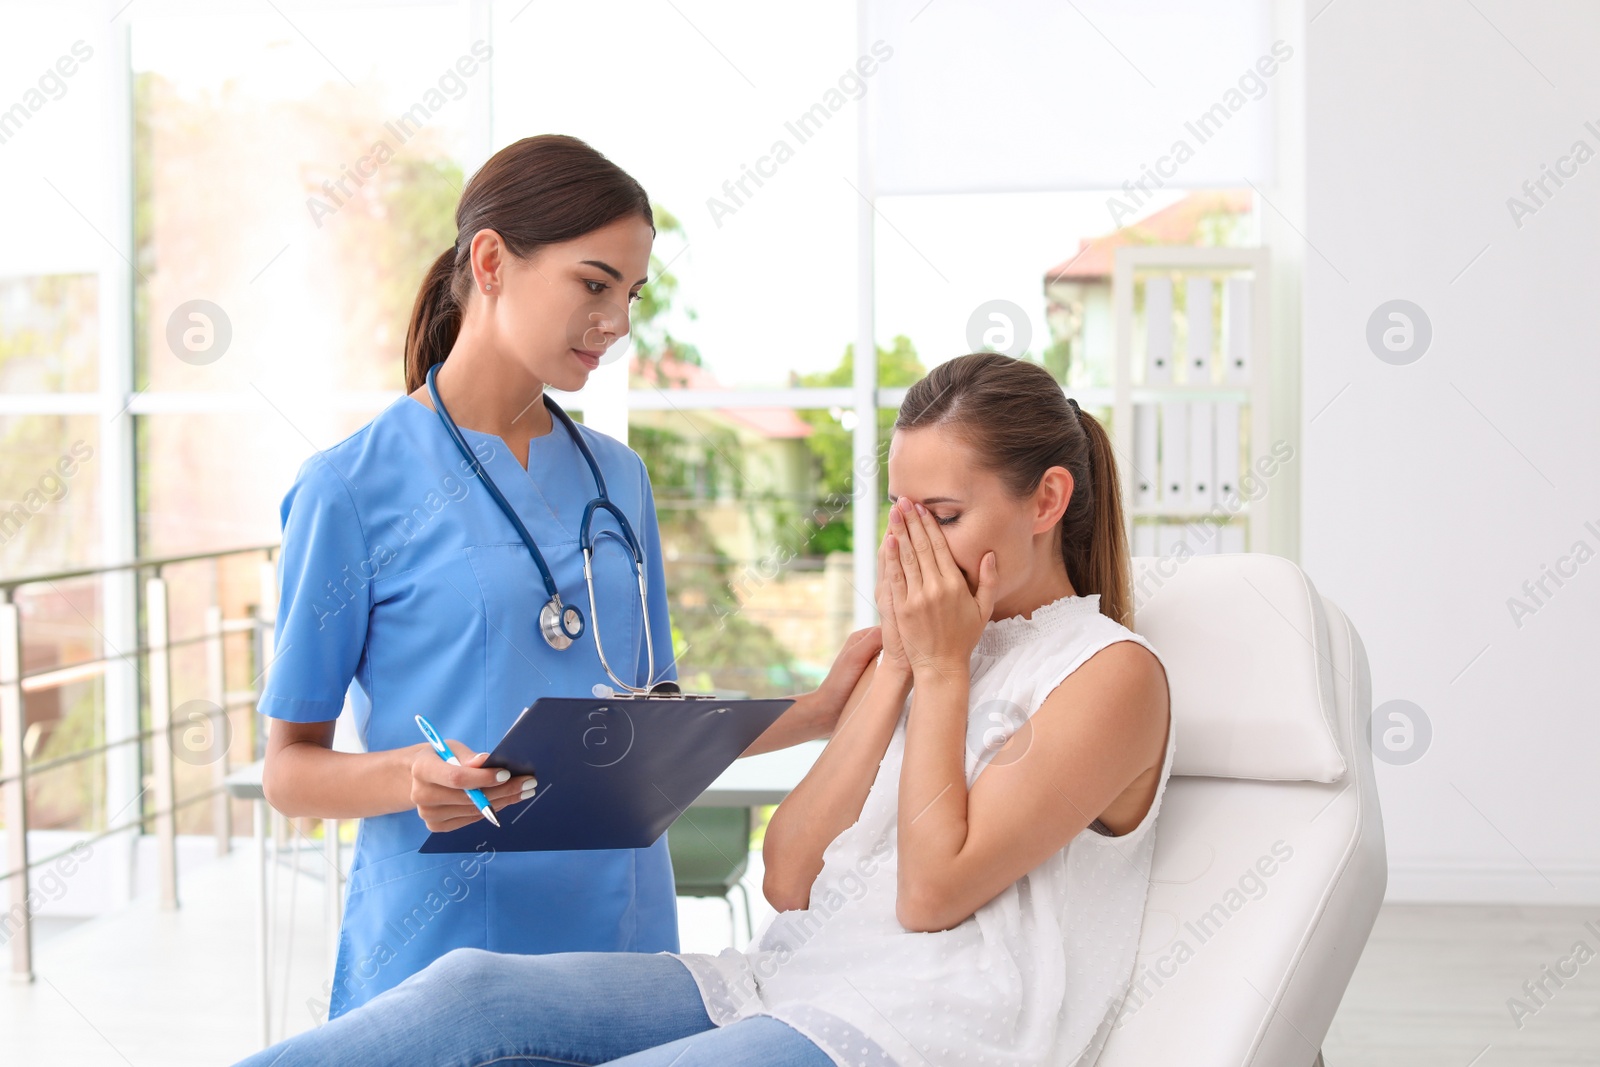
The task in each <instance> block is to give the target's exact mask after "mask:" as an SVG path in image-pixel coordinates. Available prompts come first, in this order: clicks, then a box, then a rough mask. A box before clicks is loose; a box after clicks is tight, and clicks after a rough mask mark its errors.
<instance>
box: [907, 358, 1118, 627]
mask: <svg viewBox="0 0 1600 1067" xmlns="http://www.w3.org/2000/svg"><path fill="white" fill-rule="evenodd" d="M894 426H895V429H897V430H912V429H917V428H918V427H923V426H940V427H948V428H949V429H950V431H951V432H952V433H954V434H956V435H957V436H959V437H960V438H961V439H962V440H963V441H965V442H966V443H967V444H968V445H969V446H970V447H971V448H972V449H973V452H974V453H975V454H976V455H977V456H978V457H979V461H980V462H982V463H983V464H984V465H985V466H986V467H987V468H988V469H990V470H992V471H994V472H995V473H996V474H998V475H999V476H1000V478H1001V480H1002V481H1003V482H1004V483H1005V484H1006V486H1007V487H1008V488H1009V489H1010V490H1011V491H1012V492H1013V493H1015V494H1016V495H1018V496H1026V495H1028V494H1030V493H1032V492H1033V491H1034V490H1035V489H1037V488H1039V482H1040V481H1041V480H1042V479H1043V478H1044V472H1045V471H1047V470H1049V469H1050V468H1051V467H1064V468H1066V470H1067V471H1068V472H1070V473H1071V475H1072V498H1071V499H1070V500H1069V501H1068V502H1067V509H1066V511H1065V512H1064V513H1063V514H1062V516H1061V521H1060V522H1059V523H1058V524H1057V525H1056V529H1057V531H1058V536H1059V538H1060V546H1061V557H1062V561H1063V562H1064V563H1065V564H1066V568H1067V578H1068V580H1069V581H1071V582H1072V588H1073V589H1074V590H1075V591H1076V592H1077V594H1078V595H1079V596H1089V595H1090V594H1093V593H1099V594H1100V613H1101V614H1102V615H1105V616H1107V617H1108V618H1111V619H1113V620H1115V621H1116V622H1119V623H1121V624H1122V625H1124V626H1126V627H1128V628H1129V629H1130V630H1131V629H1133V595H1132V588H1131V575H1130V568H1131V564H1130V562H1129V559H1128V538H1127V535H1126V533H1125V532H1124V529H1123V516H1122V489H1121V484H1120V481H1119V479H1118V477H1117V462H1116V457H1115V455H1114V454H1113V452H1112V450H1111V438H1110V436H1109V435H1107V433H1106V431H1105V427H1103V426H1101V425H1100V421H1099V420H1098V419H1096V418H1095V417H1094V416H1093V415H1090V414H1089V413H1088V412H1087V411H1083V410H1081V409H1079V407H1078V404H1077V401H1075V400H1071V399H1069V398H1067V397H1066V396H1065V395H1063V393H1062V392H1061V386H1060V385H1059V384H1058V383H1057V382H1056V380H1055V379H1054V378H1052V377H1050V372H1049V371H1047V370H1045V369H1044V368H1043V367H1041V366H1040V365H1039V364H1037V363H1030V362H1028V361H1027V360H1021V359H1014V358H1012V357H1011V356H1007V355H1001V354H998V353H994V352H974V353H971V354H970V355H965V356H958V357H956V358H955V359H952V360H949V361H948V362H945V363H941V364H939V365H938V366H937V367H934V368H933V370H931V371H929V372H928V374H927V376H926V377H924V378H923V379H922V380H921V381H919V382H917V383H916V384H915V385H913V386H911V388H910V389H908V390H906V398H905V400H904V402H902V403H901V405H900V413H899V415H898V416H897V417H896V418H895V423H894Z"/></svg>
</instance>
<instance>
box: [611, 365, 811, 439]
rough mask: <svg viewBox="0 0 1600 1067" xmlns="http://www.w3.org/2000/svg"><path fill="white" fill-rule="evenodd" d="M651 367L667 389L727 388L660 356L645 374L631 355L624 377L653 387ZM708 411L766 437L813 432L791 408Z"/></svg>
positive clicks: (713, 378) (700, 369)
mask: <svg viewBox="0 0 1600 1067" xmlns="http://www.w3.org/2000/svg"><path fill="white" fill-rule="evenodd" d="M655 368H660V370H661V371H662V372H663V373H662V376H663V377H665V378H666V380H667V381H668V382H669V383H670V388H675V389H707V390H714V389H727V388H728V387H727V386H725V385H723V384H722V383H721V382H719V381H717V379H716V376H715V375H713V374H712V373H711V372H710V371H708V370H706V369H705V368H704V367H698V366H695V365H694V364H693V363H685V362H683V361H682V360H679V359H674V358H673V357H671V356H663V357H662V358H661V359H660V360H657V361H654V363H653V365H652V369H651V370H650V371H649V373H646V372H645V365H644V361H643V359H642V358H641V357H640V356H639V354H638V353H635V354H634V356H633V361H632V364H631V366H630V367H629V370H628V376H629V377H630V378H643V379H644V380H645V381H646V382H648V383H650V384H652V385H653V384H656V383H657V382H658V381H659V379H658V377H657V373H656V369H655ZM712 410H714V411H715V412H716V413H717V415H718V416H720V417H721V418H723V419H726V420H727V421H729V422H732V423H735V424H737V425H740V426H744V427H745V428H746V429H750V430H754V431H755V432H756V433H758V434H760V435H761V436H762V437H766V438H772V439H779V438H796V437H810V436H811V434H812V430H813V427H812V425H811V424H810V423H809V422H807V421H805V420H804V419H802V418H801V417H800V416H799V415H797V414H796V413H795V412H794V409H792V408H713V409H712Z"/></svg>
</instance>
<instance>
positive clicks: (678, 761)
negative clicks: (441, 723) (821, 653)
mask: <svg viewBox="0 0 1600 1067" xmlns="http://www.w3.org/2000/svg"><path fill="white" fill-rule="evenodd" d="M793 703H794V700H793V699H792V698H790V697H780V698H775V699H771V700H722V699H717V698H715V697H698V696H655V697H611V698H608V699H604V700H601V699H597V698H595V697H540V698H539V699H538V700H535V701H534V702H533V704H532V706H531V707H527V708H524V709H523V711H522V714H521V715H519V716H517V720H516V721H515V722H513V723H512V724H511V729H509V730H507V731H506V735H505V736H504V737H503V738H501V739H500V743H499V744H497V745H495V747H494V751H493V752H491V753H490V754H489V759H488V760H487V761H486V763H485V766H489V767H505V768H507V769H509V770H510V771H511V773H512V775H513V776H515V775H523V774H532V775H534V776H535V777H536V778H538V780H539V785H538V788H537V789H536V790H535V791H534V795H533V796H532V797H530V798H528V799H527V800H524V801H521V802H520V803H517V804H513V805H511V806H509V807H506V808H501V809H500V810H499V811H497V812H496V813H495V814H496V815H498V816H499V818H500V824H501V825H500V826H499V827H495V826H494V825H493V824H491V823H490V822H489V821H488V820H487V819H479V820H478V821H476V822H473V823H469V824H468V825H466V826H462V827H459V828H458V829H455V830H450V831H447V832H444V833H434V834H430V835H429V836H428V839H427V840H426V841H424V842H423V843H422V848H421V849H419V851H421V852H425V853H427V852H476V851H479V850H480V849H482V848H485V847H488V848H491V849H494V850H496V851H500V852H553V851H562V850H568V849H612V848H648V847H649V846H651V845H653V844H655V842H656V840H657V839H658V838H659V837H660V836H661V835H662V834H663V833H665V832H666V829H667V827H669V826H671V825H672V822H673V820H674V819H676V818H677V817H678V815H679V814H680V813H681V812H682V811H683V810H684V809H685V808H687V807H688V806H689V805H690V804H691V803H693V801H694V799H695V798H696V797H698V796H699V795H700V794H701V793H703V792H705V791H706V788H707V787H708V786H710V785H711V783H712V782H714V781H716V779H717V776H718V775H719V774H721V773H722V772H723V771H725V770H727V769H728V767H729V766H730V765H731V764H732V763H733V761H734V760H736V759H738V758H739V754H740V753H741V752H743V751H744V750H745V749H747V748H749V747H750V743H751V742H752V741H754V740H755V739H756V738H758V737H760V736H761V734H762V733H764V732H765V731H766V729H767V727H769V726H771V725H772V724H773V723H774V722H775V721H777V718H778V716H780V715H782V714H783V713H784V711H786V710H787V709H788V707H789V705H791V704H793Z"/></svg>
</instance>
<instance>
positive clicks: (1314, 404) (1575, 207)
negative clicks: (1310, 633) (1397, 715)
mask: <svg viewBox="0 0 1600 1067" xmlns="http://www.w3.org/2000/svg"><path fill="white" fill-rule="evenodd" d="M1307 6H1308V8H1310V12H1309V16H1310V21H1309V25H1308V26H1307V27H1306V29H1305V40H1306V54H1307V60H1306V73H1307V116H1306V151H1307V158H1306V174H1307V189H1306V192H1307V211H1306V216H1305V225H1304V227H1303V229H1304V232H1305V234H1306V238H1307V240H1308V241H1309V244H1310V246H1311V247H1309V248H1307V249H1306V252H1305V257H1304V263H1305V275H1304V279H1305V281H1304V297H1305V305H1304V331H1305V332H1304V369H1303V392H1302V411H1303V414H1302V419H1303V427H1304V432H1303V441H1304V449H1303V457H1304V463H1305V468H1304V472H1303V473H1304V482H1303V485H1304V493H1303V498H1302V508H1303V510H1302V523H1303V525H1302V549H1303V551H1302V561H1303V563H1304V566H1305V567H1306V569H1307V571H1308V573H1309V574H1310V575H1311V577H1312V579H1313V581H1315V582H1316V584H1317V586H1318V588H1319V589H1320V590H1321V591H1322V592H1324V593H1326V594H1328V595H1329V596H1331V597H1332V598H1333V599H1334V600H1335V601H1336V602H1338V603H1339V605H1340V606H1341V607H1342V608H1344V610H1345V611H1346V612H1347V613H1348V614H1349V615H1350V616H1351V619H1352V620H1353V622H1354V623H1355V625H1356V626H1357V628H1358V629H1359V631H1360V633H1361V636H1362V638H1363V640H1364V641H1365V643H1366V646H1367V650H1368V653H1369V655H1370V657H1371V661H1372V674H1373V702H1374V705H1375V706H1380V705H1382V704H1383V702H1385V701H1388V700H1393V699H1405V700H1410V701H1413V702H1415V703H1416V704H1417V705H1418V706H1420V707H1421V708H1422V709H1423V711H1424V712H1425V713H1426V715H1427V717H1428V718H1429V720H1431V723H1432V728H1433V737H1432V741H1431V744H1430V747H1428V748H1427V750H1426V752H1425V754H1424V755H1422V757H1421V758H1420V759H1418V760H1416V761H1415V762H1413V763H1410V764H1408V765H1403V766H1391V765H1388V764H1385V763H1380V764H1379V768H1378V769H1379V776H1378V777H1379V786H1380V789H1381V793H1382V797H1383V806H1384V823H1385V828H1386V831H1387V834H1388V844H1389V859H1390V881H1389V896H1390V899H1431V900H1508V901H1556V900H1561V901H1587V902H1594V901H1600V832H1597V830H1596V822H1597V817H1600V776H1597V775H1596V773H1595V760H1596V756H1597V754H1600V716H1597V715H1596V710H1597V705H1600V685H1597V681H1596V677H1595V675H1596V662H1597V659H1600V656H1597V655H1596V653H1597V651H1600V647H1597V646H1600V642H1597V640H1596V639H1597V637H1600V557H1596V558H1590V557H1589V556H1588V555H1585V559H1586V560H1587V562H1585V563H1582V564H1581V565H1580V564H1577V562H1576V560H1573V561H1569V562H1568V563H1567V564H1566V567H1567V569H1568V571H1569V572H1571V571H1575V573H1574V574H1573V575H1572V577H1570V578H1565V579H1563V581H1564V582H1565V584H1564V585H1563V586H1561V587H1557V586H1556V585H1555V584H1554V582H1548V583H1547V587H1548V589H1549V590H1550V591H1551V593H1553V595H1552V596H1549V597H1545V596H1544V595H1543V594H1541V595H1540V599H1541V600H1543V601H1544V606H1542V607H1539V608H1538V610H1537V611H1536V613H1535V614H1533V615H1531V616H1529V617H1527V618H1524V619H1523V620H1522V621H1521V625H1520V627H1519V626H1518V625H1517V624H1516V623H1515V622H1514V621H1513V619H1512V617H1511V614H1510V611H1509V610H1508V607H1507V602H1508V599H1509V598H1511V597H1513V596H1519V595H1522V589H1521V587H1522V585H1523V582H1524V581H1525V580H1530V579H1531V580H1537V579H1538V578H1539V577H1540V576H1541V572H1542V569H1543V568H1544V567H1545V566H1546V565H1550V566H1555V565H1556V563H1557V560H1558V558H1559V557H1562V556H1564V555H1566V554H1567V553H1569V552H1571V551H1572V550H1573V548H1574V546H1575V544H1576V543H1577V542H1580V541H1582V542H1585V543H1586V545H1587V551H1588V552H1595V551H1600V478H1597V477H1596V464H1595V459H1596V456H1597V454H1600V418H1597V407H1600V404H1597V402H1600V360H1597V359H1596V352H1595V348H1596V333H1597V330H1596V314H1597V304H1600V299H1597V297H1600V260H1597V255H1596V249H1597V241H1596V237H1597V235H1600V158H1594V159H1589V160H1588V161H1587V162H1586V163H1584V164H1583V165H1581V166H1578V167H1577V168H1576V174H1575V175H1574V176H1573V177H1570V178H1564V179H1563V180H1564V181H1565V183H1566V184H1565V187H1564V188H1561V189H1556V188H1555V187H1554V185H1553V184H1552V185H1551V186H1550V188H1551V191H1552V192H1553V194H1554V195H1553V196H1551V197H1550V198H1548V199H1546V202H1545V204H1544V206H1542V207H1539V208H1538V210H1537V213H1536V214H1533V215H1531V216H1529V217H1526V218H1524V219H1522V224H1521V226H1520V228H1519V226H1518V225H1517V224H1516V223H1515V222H1514V221H1513V219H1512V217H1511V214H1510V212H1509V211H1508V208H1507V198H1508V197H1511V196H1512V195H1515V194H1519V193H1520V191H1521V186H1522V183H1523V182H1524V181H1525V180H1527V179H1530V178H1538V177H1539V176H1540V173H1541V165H1542V164H1549V165H1550V166H1551V167H1554V166H1555V165H1556V163H1557V160H1558V158H1559V157H1561V156H1563V155H1565V154H1567V153H1568V152H1569V151H1570V150H1572V148H1573V145H1574V142H1575V141H1578V140H1582V141H1583V142H1585V143H1586V145H1587V147H1588V150H1589V151H1590V152H1600V69H1597V67H1596V65H1595V63H1594V61H1593V60H1594V56H1595V54H1596V51H1597V46H1600V8H1597V7H1596V6H1595V5H1593V4H1589V3H1582V2H1579V0H1565V2H1555V3H1540V4H1518V3H1514V2H1512V0H1474V2H1473V3H1462V2H1460V0H1408V2H1407V3H1403V4H1394V3H1390V2H1386V0H1334V2H1333V3H1331V4H1330V3H1326V0H1307ZM1319 11H1320V13H1319ZM1585 120H1593V121H1594V122H1595V129H1586V128H1585V126H1584V121H1585ZM1567 169H1569V170H1571V169H1573V168H1572V166H1571V165H1570V164H1569V165H1568V168H1567ZM1469 264H1470V266H1469ZM1394 298H1404V299H1407V300H1411V301H1414V302H1415V303H1416V304H1418V305H1420V307H1421V308H1422V309H1423V310H1424V311H1425V312H1426V314H1427V316H1428V318H1429V319H1430V320H1431V322H1432V327H1433V340H1432V343H1431V346H1430V347H1429V349H1428V350H1427V352H1426V353H1425V354H1424V355H1423V356H1422V358H1421V359H1419V360H1417V361H1416V362H1414V363H1412V364H1410V365H1407V366H1392V365H1389V364H1386V363H1384V362H1382V361H1380V360H1379V359H1378V358H1377V357H1376V356H1375V355H1374V354H1373V352H1372V351H1370V350H1369V348H1368V345H1367V342H1366V340H1365V330H1366V323H1367V320H1368V317H1369V315H1371V313H1372V312H1373V310H1374V309H1375V308H1377V307H1378V305H1380V304H1382V303H1383V302H1384V301H1387V300H1390V299H1394ZM1586 522H1588V523H1592V524H1593V525H1592V526H1585V523H1586ZM1528 602H1529V603H1530V605H1531V604H1532V603H1533V601H1532V600H1529V601H1528Z"/></svg>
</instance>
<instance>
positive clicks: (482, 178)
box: [405, 133, 655, 393]
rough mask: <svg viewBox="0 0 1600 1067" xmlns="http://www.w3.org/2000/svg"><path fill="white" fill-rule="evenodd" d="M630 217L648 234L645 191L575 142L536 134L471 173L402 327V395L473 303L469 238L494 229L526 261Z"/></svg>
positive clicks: (441, 353)
mask: <svg viewBox="0 0 1600 1067" xmlns="http://www.w3.org/2000/svg"><path fill="white" fill-rule="evenodd" d="M629 215H637V216H638V217H639V218H642V219H644V220H645V222H647V223H649V224H650V229H651V231H652V232H654V231H655V216H654V214H653V213H652V212H651V210H650V197H649V196H648V195H646V194H645V191H644V187H643V186H641V185H640V184H639V183H638V182H637V181H635V180H634V179H633V178H632V177H630V176H629V175H628V173H627V172H626V171H624V170H623V169H622V168H621V167H619V166H617V165H616V164H615V163H613V162H611V161H610V160H609V159H607V158H606V157H605V156H603V155H601V154H600V153H599V152H597V151H595V150H594V149H593V148H591V147H589V145H587V144H586V143H584V142H583V141H580V140H578V138H576V137H567V136H565V135H562V134H553V133H548V134H540V135H539V136H537V137H524V138H523V139H522V140H520V141H516V142H513V143H512V144H508V145H506V146H505V147H504V148H502V149H500V151H498V152H496V153H495V154H494V155H493V156H491V157H490V159H489V161H488V162H487V163H485V164H484V165H483V166H482V167H480V168H479V169H478V172H477V173H476V174H474V175H473V176H472V180H471V181H469V182H467V187H466V188H465V189H464V190H462V193H461V203H460V204H458V205H457V206H456V243H455V245H454V246H453V247H452V248H450V249H449V250H448V251H446V252H444V253H443V254H442V255H440V256H439V258H438V259H436V260H434V262H433V266H431V267H429V268H428V275H427V277H426V278H424V279H423V281H422V288H421V290H420V291H419V292H418V293H417V300H416V303H415V304H414V305H413V306H412V308H411V321H410V323H409V324H408V325H407V327H406V356H405V359H406V366H405V371H406V392H408V393H410V392H414V391H415V390H417V389H418V388H420V387H421V386H422V384H423V382H424V381H426V380H427V377H428V368H429V367H432V366H433V365H434V364H435V363H443V362H444V359H445V357H446V356H448V355H449V354H450V348H451V346H453V345H454V344H455V341H456V335H457V334H458V333H459V332H460V330H461V314H462V310H463V309H464V308H465V307H466V305H467V301H468V300H470V299H472V293H473V289H474V285H473V278H472V262H471V252H472V238H473V236H474V235H475V234H477V232H478V231H479V230H493V231H494V232H495V233H498V234H499V235H500V238H501V240H503V241H505V243H506V247H507V248H508V249H510V251H511V254H512V255H514V256H516V257H518V258H519V259H526V258H527V257H529V256H531V255H532V254H533V253H534V252H536V251H538V249H539V248H540V247H541V246H543V245H547V244H554V243H556V242H559V241H570V240H572V239H573V238H575V237H582V236H583V235H584V234H586V233H589V232H590V231H592V230H597V229H599V228H600V227H602V226H605V225H607V224H608V223H611V222H615V221H616V220H617V219H620V218H624V217H626V216H629Z"/></svg>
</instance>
